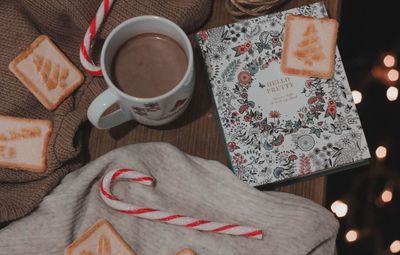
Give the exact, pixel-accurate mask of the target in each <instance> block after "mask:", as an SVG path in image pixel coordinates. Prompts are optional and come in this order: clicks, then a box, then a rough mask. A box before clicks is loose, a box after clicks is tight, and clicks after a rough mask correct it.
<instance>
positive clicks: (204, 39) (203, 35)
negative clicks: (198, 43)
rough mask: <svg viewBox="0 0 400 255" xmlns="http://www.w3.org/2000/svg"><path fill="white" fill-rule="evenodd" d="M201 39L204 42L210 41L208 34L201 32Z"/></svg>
mask: <svg viewBox="0 0 400 255" xmlns="http://www.w3.org/2000/svg"><path fill="white" fill-rule="evenodd" d="M199 37H200V39H201V40H202V41H203V42H204V41H207V39H208V34H207V32H206V31H200V32H199Z"/></svg>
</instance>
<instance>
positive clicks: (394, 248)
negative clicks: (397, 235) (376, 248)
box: [389, 240, 400, 253]
mask: <svg viewBox="0 0 400 255" xmlns="http://www.w3.org/2000/svg"><path fill="white" fill-rule="evenodd" d="M389 249H390V252H391V253H398V252H399V251H400V241H399V240H395V241H393V242H392V244H391V245H390V248H389Z"/></svg>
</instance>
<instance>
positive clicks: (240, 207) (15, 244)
mask: <svg viewBox="0 0 400 255" xmlns="http://www.w3.org/2000/svg"><path fill="white" fill-rule="evenodd" d="M116 167H117V168H118V167H127V168H134V169H136V170H138V171H140V172H143V173H145V174H148V175H151V176H153V177H154V178H155V179H156V182H155V185H154V186H145V185H141V184H138V183H134V182H129V181H117V182H116V183H114V185H113V194H114V195H116V196H117V197H118V198H119V199H121V200H123V201H125V202H128V203H131V204H133V205H136V206H143V207H150V208H157V209H160V210H162V211H166V212H171V213H178V214H183V215H186V216H191V217H195V218H198V219H205V220H212V221H217V222H226V223H231V224H241V225H244V226H252V227H257V228H260V229H262V230H263V232H264V237H263V239H262V240H257V239H253V238H248V237H237V236H236V237H235V236H229V235H223V234H216V233H206V232H200V231H197V230H193V229H188V228H185V227H181V226H174V225H170V224H165V223H160V222H157V221H150V220H146V219H141V218H138V217H135V216H133V215H129V214H124V213H120V212H118V211H115V210H113V209H111V208H110V207H108V206H107V205H106V204H105V203H104V202H103V200H102V199H101V198H100V196H99V181H100V178H101V177H102V176H103V175H104V174H105V173H107V172H108V171H109V170H111V169H114V168H116ZM99 219H107V220H108V221H109V222H110V223H111V224H113V226H114V227H115V229H116V230H117V231H118V232H119V233H120V234H121V236H122V237H123V238H124V239H125V240H126V241H127V243H128V244H129V245H130V246H131V247H132V249H133V250H134V251H135V252H136V254H138V255H155V254H176V253H177V252H178V251H179V250H181V249H183V248H184V247H191V248H192V249H193V250H194V251H195V252H196V253H197V254H199V255H203V254H204V255H248V254H251V255H268V254H271V255H272V254H273V255H280V254H284V255H292V254H310V255H316V254H321V255H329V254H334V252H335V240H336V234H337V231H338V227H339V224H338V221H337V220H336V219H335V217H334V216H333V214H332V213H331V212H329V211H328V210H327V209H325V208H323V207H322V206H320V205H318V204H316V203H314V202H312V201H310V200H308V199H305V198H302V197H298V196H295V195H291V194H287V193H280V192H274V191H266V192H261V191H259V190H257V189H255V188H253V187H250V186H249V185H247V184H246V183H244V182H242V181H240V180H239V179H238V178H237V177H236V176H235V175H234V174H233V173H232V172H231V171H230V170H229V169H228V168H227V167H225V166H223V165H222V164H220V163H218V162H216V161H210V160H204V159H201V158H198V157H193V156H190V155H187V154H185V153H183V152H181V151H179V150H178V149H177V148H175V147H173V146H171V145H168V144H165V143H146V144H135V145H129V146H126V147H123V148H119V149H116V150H113V151H111V152H109V153H107V154H105V155H103V156H102V157H100V158H98V159H96V160H94V161H92V162H90V163H89V164H87V165H86V166H84V167H82V168H81V169H79V170H77V171H74V172H72V173H70V174H68V175H67V176H66V177H65V178H64V179H63V181H62V183H61V184H60V185H59V186H58V187H57V188H56V189H54V191H53V192H52V193H51V194H49V195H48V196H47V197H45V199H44V200H43V202H42V203H41V204H40V206H39V208H38V209H37V210H35V211H34V212H32V213H31V214H30V215H28V216H27V217H24V218H22V219H20V220H18V221H15V222H12V223H10V224H9V225H8V226H6V227H5V228H3V229H1V230H0V247H1V249H0V254H13V255H25V254H46V255H53V254H54V255H58V254H63V251H64V249H65V247H66V246H67V245H69V244H70V243H71V242H72V241H73V240H75V239H76V238H78V237H79V236H81V235H82V234H83V233H84V232H85V231H86V230H87V228H89V227H90V226H91V225H92V224H94V223H95V222H96V221H97V220H99ZM94 248H96V247H94ZM111 250H112V247H111Z"/></svg>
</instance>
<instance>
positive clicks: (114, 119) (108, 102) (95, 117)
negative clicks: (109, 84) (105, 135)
mask: <svg viewBox="0 0 400 255" xmlns="http://www.w3.org/2000/svg"><path fill="white" fill-rule="evenodd" d="M117 102H118V97H117V96H116V95H115V94H114V93H113V92H111V90H110V89H106V90H105V91H103V93H101V94H100V95H99V96H97V97H96V98H95V99H94V100H93V102H92V103H91V104H90V106H89V109H88V111H87V116H88V119H89V120H90V122H92V124H93V125H94V126H95V127H97V128H98V129H108V128H112V127H115V126H118V125H119V124H122V123H124V122H126V121H128V120H131V119H132V117H131V116H130V114H129V112H126V111H123V110H122V109H121V108H120V109H118V110H116V111H114V112H112V113H109V114H107V115H106V116H102V115H103V114H104V112H105V111H106V110H107V109H108V108H110V106H112V105H113V104H115V103H117Z"/></svg>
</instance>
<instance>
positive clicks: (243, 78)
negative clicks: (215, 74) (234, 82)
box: [238, 71, 251, 87]
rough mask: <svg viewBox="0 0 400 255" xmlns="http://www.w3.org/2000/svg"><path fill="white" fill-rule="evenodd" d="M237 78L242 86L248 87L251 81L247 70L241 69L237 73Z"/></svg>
mask: <svg viewBox="0 0 400 255" xmlns="http://www.w3.org/2000/svg"><path fill="white" fill-rule="evenodd" d="M238 80H239V83H240V84H241V85H242V86H243V87H248V86H249V85H250V82H251V74H250V72H249V71H241V72H240V73H239V74H238Z"/></svg>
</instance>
